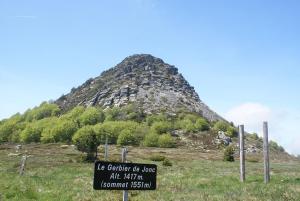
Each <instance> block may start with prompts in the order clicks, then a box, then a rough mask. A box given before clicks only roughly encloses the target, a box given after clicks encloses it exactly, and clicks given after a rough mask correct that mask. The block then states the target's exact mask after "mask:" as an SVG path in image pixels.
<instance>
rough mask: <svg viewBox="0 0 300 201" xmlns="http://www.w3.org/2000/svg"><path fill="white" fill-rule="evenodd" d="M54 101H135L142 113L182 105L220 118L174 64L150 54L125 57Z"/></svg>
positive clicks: (98, 103) (111, 104)
mask: <svg viewBox="0 0 300 201" xmlns="http://www.w3.org/2000/svg"><path fill="white" fill-rule="evenodd" d="M56 103H57V104H58V105H60V107H61V108H62V109H64V110H68V109H71V108H73V107H75V106H76V105H85V106H90V105H93V106H102V107H114V106H116V107H121V106H123V105H127V104H129V103H136V104H137V105H139V106H140V107H142V108H143V110H144V111H145V112H146V113H155V112H160V111H168V112H173V113H174V112H176V111H178V110H182V109H184V110H188V111H191V112H197V113H201V114H202V115H203V116H204V117H206V118H207V119H208V120H219V119H222V118H221V117H220V116H219V115H217V114H216V113H215V112H213V111H212V110H210V109H209V108H208V107H207V106H206V105H205V104H204V103H203V102H202V101H201V100H200V99H199V96H198V94H197V93H196V92H195V90H194V88H193V87H192V86H190V85H189V83H188V82H187V81H186V80H185V79H184V77H183V76H182V75H181V74H180V73H178V69H177V68H176V67H175V66H172V65H169V64H167V63H165V62H164V61H163V60H162V59H159V58H156V57H154V56H152V55H150V54H135V55H132V56H129V57H126V58H125V59H124V60H123V61H122V62H121V63H119V64H118V65H116V66H115V67H113V68H110V69H109V70H107V71H104V72H103V73H102V74H101V75H100V76H99V77H96V78H94V79H89V80H88V81H86V82H85V83H84V84H83V85H81V86H79V87H78V88H76V89H72V90H71V92H70V93H69V94H67V95H65V96H62V97H61V98H59V99H58V100H57V101H56Z"/></svg>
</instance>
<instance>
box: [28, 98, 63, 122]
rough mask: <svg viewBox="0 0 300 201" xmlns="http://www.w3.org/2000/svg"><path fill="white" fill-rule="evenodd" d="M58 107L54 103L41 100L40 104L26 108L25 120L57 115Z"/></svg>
mask: <svg viewBox="0 0 300 201" xmlns="http://www.w3.org/2000/svg"><path fill="white" fill-rule="evenodd" d="M59 113H60V109H59V107H58V106H57V105H56V104H52V103H51V104H50V103H47V102H43V103H42V104H41V105H40V106H38V107H35V108H33V109H32V110H27V112H25V114H24V116H25V118H26V120H27V121H33V120H40V119H44V118H46V117H52V116H57V115H58V114H59Z"/></svg>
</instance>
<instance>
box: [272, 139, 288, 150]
mask: <svg viewBox="0 0 300 201" xmlns="http://www.w3.org/2000/svg"><path fill="white" fill-rule="evenodd" d="M269 146H270V149H273V150H276V151H280V152H284V151H285V150H284V148H283V147H282V146H279V145H278V144H277V143H276V142H275V141H273V140H271V141H270V142H269Z"/></svg>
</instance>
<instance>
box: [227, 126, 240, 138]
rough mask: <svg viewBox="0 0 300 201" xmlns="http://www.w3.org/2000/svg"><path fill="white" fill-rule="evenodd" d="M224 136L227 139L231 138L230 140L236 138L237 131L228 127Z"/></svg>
mask: <svg viewBox="0 0 300 201" xmlns="http://www.w3.org/2000/svg"><path fill="white" fill-rule="evenodd" d="M226 135H227V136H228V137H231V138H233V137H237V136H238V131H237V129H236V128H234V127H232V126H230V127H228V129H227V131H226Z"/></svg>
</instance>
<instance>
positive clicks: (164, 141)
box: [158, 134, 175, 148]
mask: <svg viewBox="0 0 300 201" xmlns="http://www.w3.org/2000/svg"><path fill="white" fill-rule="evenodd" d="M158 146H159V147H163V148H172V147H175V141H174V139H173V138H172V136H171V135H170V134H163V135H161V136H159V138H158Z"/></svg>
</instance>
